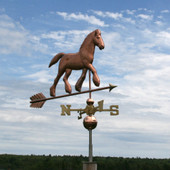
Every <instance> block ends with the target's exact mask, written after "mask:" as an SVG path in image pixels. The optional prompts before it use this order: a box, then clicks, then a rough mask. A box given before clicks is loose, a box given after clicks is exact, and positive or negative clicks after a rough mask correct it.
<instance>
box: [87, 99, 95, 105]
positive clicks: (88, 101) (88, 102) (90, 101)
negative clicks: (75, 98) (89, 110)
mask: <svg viewBox="0 0 170 170" xmlns="http://www.w3.org/2000/svg"><path fill="white" fill-rule="evenodd" d="M86 103H87V104H88V105H93V104H94V100H93V99H91V98H89V99H87V101H86Z"/></svg>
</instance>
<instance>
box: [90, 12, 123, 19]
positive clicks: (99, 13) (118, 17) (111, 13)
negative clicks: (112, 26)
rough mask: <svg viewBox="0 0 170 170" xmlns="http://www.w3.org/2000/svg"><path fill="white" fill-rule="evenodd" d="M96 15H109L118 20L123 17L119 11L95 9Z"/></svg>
mask: <svg viewBox="0 0 170 170" xmlns="http://www.w3.org/2000/svg"><path fill="white" fill-rule="evenodd" d="M93 12H94V13H95V14H96V15H98V16H101V17H109V18H113V19H115V20H118V19H120V18H122V17H123V15H122V14H121V13H118V12H115V13H114V12H108V11H106V12H102V11H93Z"/></svg>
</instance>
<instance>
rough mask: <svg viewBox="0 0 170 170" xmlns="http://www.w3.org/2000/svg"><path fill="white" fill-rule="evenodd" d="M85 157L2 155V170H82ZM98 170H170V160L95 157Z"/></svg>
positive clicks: (0, 157)
mask: <svg viewBox="0 0 170 170" xmlns="http://www.w3.org/2000/svg"><path fill="white" fill-rule="evenodd" d="M84 161H88V158H87V157H84V156H51V155H49V156H45V155H40V156H39V155H38V156H36V155H26V156H23V155H6V154H5V155H0V170H81V169H83V166H82V162H84ZM94 161H95V162H97V167H98V168H97V169H98V170H168V169H170V159H148V158H145V159H141V158H121V157H120V158H116V157H94Z"/></svg>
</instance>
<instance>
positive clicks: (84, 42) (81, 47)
mask: <svg viewBox="0 0 170 170" xmlns="http://www.w3.org/2000/svg"><path fill="white" fill-rule="evenodd" d="M95 31H96V30H95ZM95 31H93V32H91V33H89V34H88V35H87V37H86V38H85V39H84V41H83V43H82V44H81V46H80V49H79V51H80V50H82V49H83V48H84V47H85V46H87V44H88V43H89V41H90V39H91V37H92V36H94V35H93V34H94V33H95Z"/></svg>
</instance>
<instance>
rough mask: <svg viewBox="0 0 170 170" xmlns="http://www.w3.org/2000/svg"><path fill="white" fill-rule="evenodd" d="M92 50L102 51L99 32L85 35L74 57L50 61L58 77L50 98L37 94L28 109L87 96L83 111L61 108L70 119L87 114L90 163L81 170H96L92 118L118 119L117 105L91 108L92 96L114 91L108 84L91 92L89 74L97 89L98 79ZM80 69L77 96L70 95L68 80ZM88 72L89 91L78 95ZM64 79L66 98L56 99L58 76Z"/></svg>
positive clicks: (85, 119)
mask: <svg viewBox="0 0 170 170" xmlns="http://www.w3.org/2000/svg"><path fill="white" fill-rule="evenodd" d="M95 46H98V47H99V49H100V50H102V49H104V42H103V39H102V37H101V32H100V30H98V29H97V30H95V31H93V32H91V33H90V34H88V35H87V37H86V38H85V40H84V41H83V43H82V45H81V47H80V50H79V52H77V53H68V54H65V53H58V54H57V55H55V56H54V57H53V59H52V60H51V62H50V64H49V67H51V66H52V65H54V64H56V63H57V62H58V61H59V60H60V62H59V66H58V74H57V76H56V78H55V79H54V83H53V85H52V86H51V88H50V95H51V96H52V97H49V98H46V97H45V96H44V95H43V94H42V93H38V94H36V95H33V96H32V97H30V99H31V101H30V103H31V105H30V107H34V108H41V107H43V105H44V103H45V102H46V101H47V100H52V99H57V98H63V97H69V96H73V95H80V94H83V93H89V98H88V99H87V101H86V103H87V105H86V107H85V108H84V109H72V108H71V105H61V115H62V116H65V115H71V111H77V112H78V113H79V116H78V119H81V118H82V114H85V113H86V114H87V116H86V117H85V118H84V120H83V124H84V127H85V128H86V129H88V131H89V162H87V163H83V170H97V164H96V163H94V162H93V153H92V151H93V149H92V130H93V129H94V128H95V127H96V126H97V120H96V118H95V117H94V116H93V115H94V114H95V113H96V112H97V111H98V112H102V111H110V115H111V116H112V115H118V114H119V110H118V105H111V106H110V108H109V109H104V108H103V103H104V100H101V101H98V106H94V105H93V104H94V100H93V99H92V92H95V91H100V90H105V89H109V91H111V90H112V89H113V88H115V87H117V86H115V85H112V84H109V86H107V87H102V88H96V89H91V72H92V73H93V83H94V84H95V85H96V86H99V85H100V79H99V77H98V75H97V71H96V69H95V68H94V66H93V65H92V63H93V59H94V51H95ZM80 69H82V74H81V76H80V78H79V79H78V81H77V83H76V85H75V89H76V90H77V91H78V92H75V93H71V92H72V89H71V85H70V84H69V82H68V78H69V76H70V74H71V72H72V70H80ZM88 70H89V90H86V91H81V88H82V84H83V82H84V80H85V78H86V74H87V71H88ZM64 73H65V75H64V78H63V81H64V83H65V91H66V92H67V93H69V94H65V95H60V96H56V95H55V93H56V92H55V90H56V86H57V84H58V81H59V79H60V78H61V76H62V75H63V74H64Z"/></svg>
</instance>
